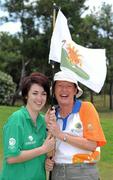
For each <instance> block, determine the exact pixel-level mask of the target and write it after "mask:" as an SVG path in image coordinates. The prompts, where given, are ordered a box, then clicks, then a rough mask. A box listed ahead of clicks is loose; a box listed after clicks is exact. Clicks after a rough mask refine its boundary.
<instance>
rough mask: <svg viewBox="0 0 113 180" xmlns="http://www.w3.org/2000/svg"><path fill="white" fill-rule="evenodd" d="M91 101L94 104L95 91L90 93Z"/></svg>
mask: <svg viewBox="0 0 113 180" xmlns="http://www.w3.org/2000/svg"><path fill="white" fill-rule="evenodd" d="M90 101H91V102H92V103H94V97H93V91H90Z"/></svg>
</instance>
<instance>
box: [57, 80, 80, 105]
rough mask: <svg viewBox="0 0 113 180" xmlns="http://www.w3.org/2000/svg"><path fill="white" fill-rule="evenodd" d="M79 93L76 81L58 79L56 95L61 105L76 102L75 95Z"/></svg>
mask: <svg viewBox="0 0 113 180" xmlns="http://www.w3.org/2000/svg"><path fill="white" fill-rule="evenodd" d="M76 93H77V88H76V87H75V84H74V83H71V82H67V81H56V84H55V97H56V99H57V101H58V104H59V105H60V106H64V105H66V106H70V105H72V104H73V102H74V96H75V95H76Z"/></svg>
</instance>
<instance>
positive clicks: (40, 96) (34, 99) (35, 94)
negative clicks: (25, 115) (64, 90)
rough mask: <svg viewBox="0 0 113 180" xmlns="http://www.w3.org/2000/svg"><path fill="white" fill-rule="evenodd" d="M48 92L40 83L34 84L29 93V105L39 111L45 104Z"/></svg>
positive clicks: (33, 109) (31, 108)
mask: <svg viewBox="0 0 113 180" xmlns="http://www.w3.org/2000/svg"><path fill="white" fill-rule="evenodd" d="M46 100H47V93H46V92H45V91H44V88H43V87H42V86H40V85H38V84H32V85H31V87H30V89H29V91H28V95H27V107H28V108H29V109H30V110H32V111H35V112H39V111H40V110H41V109H42V108H43V106H44V105H45V103H46Z"/></svg>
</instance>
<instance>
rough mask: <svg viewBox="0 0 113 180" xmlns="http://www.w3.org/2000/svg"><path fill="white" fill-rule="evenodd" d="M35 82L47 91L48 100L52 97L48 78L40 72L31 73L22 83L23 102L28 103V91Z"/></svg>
mask: <svg viewBox="0 0 113 180" xmlns="http://www.w3.org/2000/svg"><path fill="white" fill-rule="evenodd" d="M33 84H38V85H40V86H42V87H43V88H44V91H45V92H46V93H47V101H48V100H49V97H50V85H49V80H48V78H47V77H46V76H45V75H44V74H42V73H39V72H34V73H31V74H30V75H29V76H26V77H24V78H23V80H22V83H21V91H22V98H23V102H24V103H25V104H26V103H27V99H26V97H27V95H28V92H29V90H30V88H31V86H32V85H33Z"/></svg>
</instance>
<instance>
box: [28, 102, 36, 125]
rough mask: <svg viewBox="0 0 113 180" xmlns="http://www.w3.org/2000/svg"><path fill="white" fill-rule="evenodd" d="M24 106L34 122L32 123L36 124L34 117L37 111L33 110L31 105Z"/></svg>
mask: <svg viewBox="0 0 113 180" xmlns="http://www.w3.org/2000/svg"><path fill="white" fill-rule="evenodd" d="M26 108H27V110H28V112H29V115H30V117H31V119H32V121H33V122H34V124H36V119H37V116H38V114H39V112H37V111H33V109H32V108H31V107H29V106H28V105H26Z"/></svg>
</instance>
